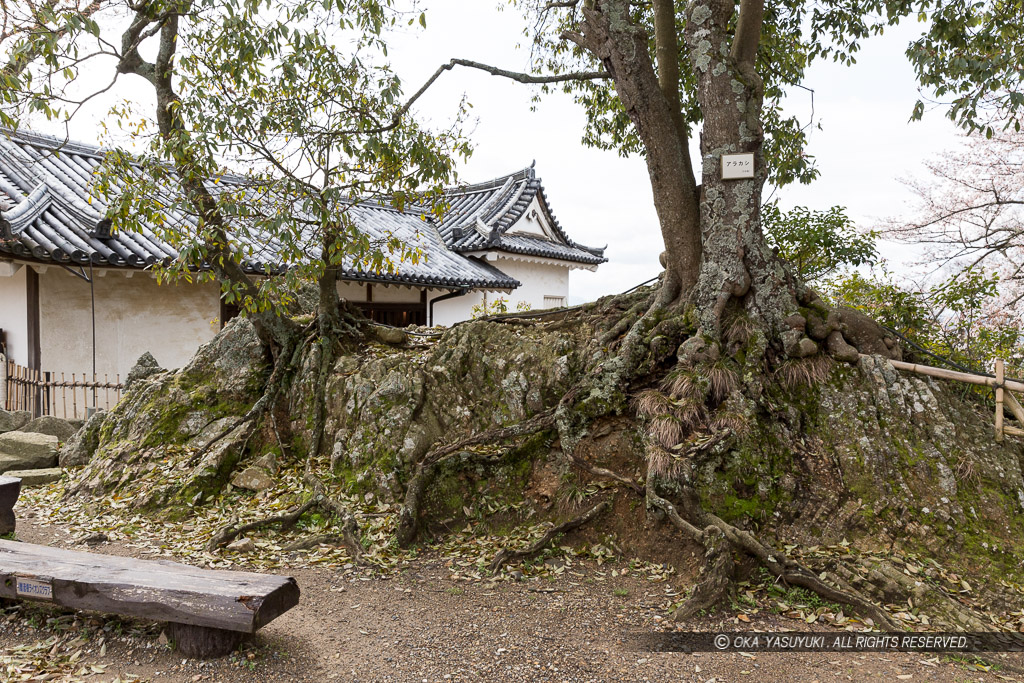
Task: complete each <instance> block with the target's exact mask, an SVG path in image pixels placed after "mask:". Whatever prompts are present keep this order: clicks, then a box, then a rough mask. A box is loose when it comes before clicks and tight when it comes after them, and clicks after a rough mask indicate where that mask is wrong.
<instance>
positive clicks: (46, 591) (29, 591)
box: [15, 576, 53, 600]
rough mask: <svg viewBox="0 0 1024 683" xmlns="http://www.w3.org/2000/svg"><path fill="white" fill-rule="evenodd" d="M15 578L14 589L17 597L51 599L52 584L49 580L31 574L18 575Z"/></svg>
mask: <svg viewBox="0 0 1024 683" xmlns="http://www.w3.org/2000/svg"><path fill="white" fill-rule="evenodd" d="M15 580H16V581H17V584H16V585H15V591H16V592H17V594H18V597H22V598H35V599H36V600H53V585H52V584H51V583H50V582H49V581H44V580H42V579H37V578H35V577H31V576H18V577H16V579H15Z"/></svg>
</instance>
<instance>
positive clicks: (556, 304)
mask: <svg viewBox="0 0 1024 683" xmlns="http://www.w3.org/2000/svg"><path fill="white" fill-rule="evenodd" d="M544 308H565V297H564V296H547V295H545V296H544Z"/></svg>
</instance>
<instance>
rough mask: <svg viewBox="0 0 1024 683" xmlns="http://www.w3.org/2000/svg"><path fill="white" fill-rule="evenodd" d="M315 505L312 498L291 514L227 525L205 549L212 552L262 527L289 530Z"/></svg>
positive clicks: (314, 500) (315, 501)
mask: <svg viewBox="0 0 1024 683" xmlns="http://www.w3.org/2000/svg"><path fill="white" fill-rule="evenodd" d="M316 505H317V500H316V499H315V498H314V499H313V500H310V501H308V502H306V503H305V504H303V505H300V506H299V507H297V508H295V509H294V510H292V511H291V512H288V513H285V514H283V515H275V516H273V517H266V518H264V519H258V520H256V521H255V522H249V523H248V524H243V525H242V526H235V523H234V522H232V523H231V524H229V525H227V526H226V527H224V528H223V529H221V530H220V531H218V532H217V533H215V534H214V535H213V537H212V538H211V539H210V540H209V542H208V543H207V544H206V548H207V550H210V551H214V550H216V549H217V548H220V547H221V546H225V545H227V544H228V543H230V542H231V541H233V540H235V539H236V538H238V537H239V536H241V535H242V534H245V533H248V532H250V531H255V530H256V529H262V528H263V527H265V526H270V525H271V524H280V525H281V529H282V530H286V529H289V528H291V527H292V526H294V525H295V523H296V522H298V521H299V518H300V517H302V515H304V514H306V513H307V512H308V511H309V510H311V509H312V508H314V507H316Z"/></svg>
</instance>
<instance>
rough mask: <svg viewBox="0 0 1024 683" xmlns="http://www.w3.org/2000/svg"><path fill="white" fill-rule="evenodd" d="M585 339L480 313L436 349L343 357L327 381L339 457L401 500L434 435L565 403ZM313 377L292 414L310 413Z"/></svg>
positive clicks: (340, 465)
mask: <svg viewBox="0 0 1024 683" xmlns="http://www.w3.org/2000/svg"><path fill="white" fill-rule="evenodd" d="M577 348H578V347H577V345H576V344H575V343H574V340H573V338H572V337H570V336H568V335H559V334H549V333H544V332H541V331H535V330H525V329H519V330H514V329H509V327H508V326H506V325H500V324H496V323H480V324H474V325H462V326H459V327H457V328H455V329H453V330H450V331H449V332H447V333H446V334H445V337H444V338H443V339H442V340H441V342H440V343H439V344H438V345H437V346H435V347H433V348H431V349H429V350H423V351H420V352H406V353H377V352H373V353H371V354H370V355H369V356H368V357H365V356H364V357H363V358H357V357H354V356H346V357H343V358H341V359H340V360H339V361H338V363H337V364H336V366H335V371H334V373H333V374H332V377H331V379H330V381H329V383H328V386H327V412H328V416H329V417H328V420H327V425H326V438H325V441H326V443H327V444H328V448H327V450H329V452H330V453H331V460H332V464H333V465H334V467H335V469H336V470H337V471H339V472H342V473H344V474H345V475H346V477H347V478H349V479H350V481H351V483H352V484H353V485H354V486H357V487H358V488H360V489H365V490H370V491H373V492H374V493H375V494H377V495H381V496H384V497H385V499H389V500H400V499H401V498H402V496H403V488H402V487H403V484H404V481H405V479H406V476H407V474H408V472H409V470H410V467H411V466H412V464H414V463H415V462H416V461H417V460H419V458H421V457H422V456H423V455H424V454H425V453H426V452H427V451H428V450H429V449H430V447H431V446H432V445H434V444H435V443H437V442H439V441H448V440H451V439H454V438H457V437H459V436H462V435H465V434H467V433H471V432H476V431H483V430H486V429H488V428H491V427H496V426H501V425H506V424H511V423H514V422H519V421H520V420H523V419H525V418H528V417H531V416H532V415H535V414H537V413H539V412H541V411H543V410H545V409H547V408H549V407H551V406H553V405H556V404H557V403H558V401H559V399H560V398H561V397H562V395H563V394H564V393H565V391H566V390H567V389H568V388H569V384H570V382H571V381H572V378H573V372H574V371H575V370H576V369H577V368H578V367H579V366H580V364H581V359H580V358H579V357H578V355H577V351H576V349H577ZM378 349H379V350H380V351H383V349H382V348H379V347H378ZM311 376H312V375H311V374H309V373H307V375H306V377H311ZM310 381H311V380H307V381H306V382H303V383H300V388H299V390H298V391H296V392H293V396H294V397H295V399H296V400H295V402H294V403H293V406H292V411H291V412H292V415H304V414H307V411H306V409H305V408H304V406H303V397H308V396H311V395H312V387H311V386H310V385H309V382H310ZM294 427H295V429H296V431H298V432H300V433H301V432H302V431H303V430H305V429H307V428H308V425H306V424H305V422H296V423H295V424H294Z"/></svg>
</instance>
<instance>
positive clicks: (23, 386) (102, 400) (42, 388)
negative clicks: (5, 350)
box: [4, 361, 124, 420]
mask: <svg viewBox="0 0 1024 683" xmlns="http://www.w3.org/2000/svg"><path fill="white" fill-rule="evenodd" d="M123 389H124V387H123V385H122V384H121V375H120V374H117V375H114V381H111V380H110V376H109V375H106V374H104V375H103V378H102V380H101V379H100V375H98V374H94V375H92V378H91V379H90V378H89V375H87V374H86V373H84V372H83V373H81V374H79V373H75V372H73V373H71V377H70V378H68V377H67V376H66V373H63V372H61V373H59V378H58V373H56V372H40V371H39V370H33V369H31V368H26V367H23V366H21V365H18V364H17V363H15V362H14V361H7V394H6V396H7V400H6V401H5V405H4V409H5V410H12V411H13V410H27V411H29V412H30V413H32V416H33V417H38V416H40V415H53V416H54V417H61V418H64V419H66V420H67V419H72V420H77V419H81V418H85V417H87V416H88V414H89V412H90V411H91V410H92V409H96V408H103V409H110V408H111V407H112V406H113V405H115V404H116V403H117V402H118V401H120V400H121V392H122V391H123Z"/></svg>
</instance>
